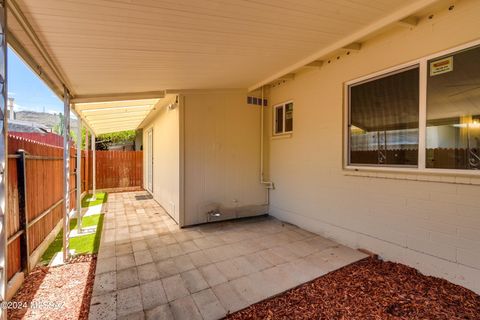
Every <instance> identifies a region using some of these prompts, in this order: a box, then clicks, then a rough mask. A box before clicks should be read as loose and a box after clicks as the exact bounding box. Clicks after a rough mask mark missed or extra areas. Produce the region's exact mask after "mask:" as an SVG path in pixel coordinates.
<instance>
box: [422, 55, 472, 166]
mask: <svg viewBox="0 0 480 320" xmlns="http://www.w3.org/2000/svg"><path fill="white" fill-rule="evenodd" d="M479 61H480V47H478V46H477V47H473V48H469V49H467V50H463V51H460V52H457V53H454V54H450V55H448V56H443V57H440V58H436V59H432V60H429V61H428V62H427V67H428V78H427V79H428V80H427V132H426V134H427V141H426V147H427V150H426V167H427V168H435V169H460V170H478V169H480V63H479Z"/></svg>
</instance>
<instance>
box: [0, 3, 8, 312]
mask: <svg viewBox="0 0 480 320" xmlns="http://www.w3.org/2000/svg"><path fill="white" fill-rule="evenodd" d="M0 51H1V53H0V86H1V88H0V94H1V97H0V111H1V112H0V175H1V176H0V277H1V279H0V300H1V301H2V302H3V301H5V299H6V294H7V281H8V279H7V225H8V224H7V212H8V206H7V204H8V201H7V199H8V186H7V183H8V179H7V178H8V176H7V173H8V167H7V165H8V116H7V108H8V106H7V99H8V90H7V79H8V78H7V4H6V1H5V0H0ZM0 319H7V310H6V309H3V308H0Z"/></svg>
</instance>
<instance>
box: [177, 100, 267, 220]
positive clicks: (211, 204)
mask: <svg viewBox="0 0 480 320" xmlns="http://www.w3.org/2000/svg"><path fill="white" fill-rule="evenodd" d="M182 97H183V99H184V100H183V101H184V109H183V110H184V163H185V171H184V174H185V175H184V183H185V213H184V224H185V225H192V224H198V223H203V222H207V212H208V211H210V210H212V209H219V210H220V211H221V212H222V218H235V217H242V216H250V215H256V214H264V213H266V207H265V206H263V205H264V204H265V201H266V199H265V198H266V196H265V195H266V191H265V188H264V187H263V186H262V185H261V184H260V107H259V106H254V105H248V104H247V103H246V98H247V92H246V91H245V90H223V91H222V90H220V91H204V92H195V93H186V94H182Z"/></svg>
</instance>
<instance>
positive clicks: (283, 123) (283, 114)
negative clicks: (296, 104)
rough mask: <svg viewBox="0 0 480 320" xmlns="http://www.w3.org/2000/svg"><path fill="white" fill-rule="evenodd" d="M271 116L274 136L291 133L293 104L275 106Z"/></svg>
mask: <svg viewBox="0 0 480 320" xmlns="http://www.w3.org/2000/svg"><path fill="white" fill-rule="evenodd" d="M273 115H274V123H273V125H274V134H276V135H278V134H284V133H291V132H292V131H293V102H287V103H284V104H279V105H276V106H275V107H274V114H273Z"/></svg>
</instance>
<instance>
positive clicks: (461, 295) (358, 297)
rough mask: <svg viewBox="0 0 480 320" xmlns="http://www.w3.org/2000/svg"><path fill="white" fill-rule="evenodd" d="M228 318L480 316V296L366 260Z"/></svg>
mask: <svg viewBox="0 0 480 320" xmlns="http://www.w3.org/2000/svg"><path fill="white" fill-rule="evenodd" d="M226 319H230V320H238V319H356V320H358V319H448V320H450V319H472V320H473V319H477V320H478V319H480V296H479V295H477V294H475V293H474V292H472V291H470V290H468V289H465V288H463V287H461V286H457V285H454V284H452V283H450V282H448V281H446V280H443V279H439V278H435V277H429V276H425V275H422V274H421V273H420V272H418V271H417V270H415V269H413V268H410V267H407V266H405V265H402V264H398V263H393V262H384V261H381V260H378V259H375V258H367V259H364V260H361V261H359V262H357V263H354V264H351V265H349V266H346V267H344V268H342V269H339V270H337V271H334V272H332V273H330V274H327V275H325V276H323V277H320V278H317V279H315V280H313V281H311V282H309V283H306V284H303V285H301V286H299V287H297V288H294V289H291V290H289V291H287V292H285V293H283V294H280V295H278V296H275V297H273V298H270V299H267V300H264V301H262V302H259V303H257V304H254V305H251V306H249V307H247V308H245V309H243V310H240V311H238V312H235V313H233V314H230V315H227V317H226Z"/></svg>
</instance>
